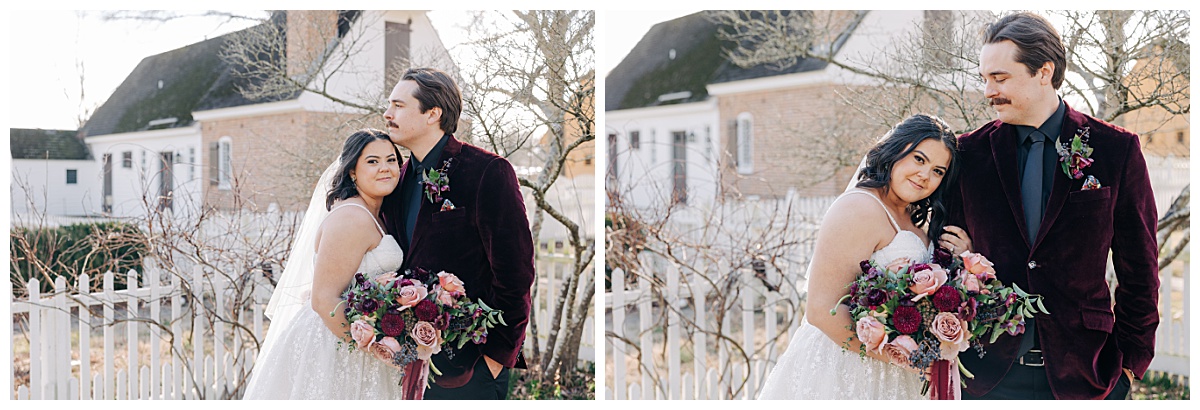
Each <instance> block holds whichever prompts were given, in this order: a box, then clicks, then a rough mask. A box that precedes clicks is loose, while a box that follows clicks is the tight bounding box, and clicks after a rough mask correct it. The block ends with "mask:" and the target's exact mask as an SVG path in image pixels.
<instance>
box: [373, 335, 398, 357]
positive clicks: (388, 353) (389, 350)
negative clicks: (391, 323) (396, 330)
mask: <svg viewBox="0 0 1200 410" xmlns="http://www.w3.org/2000/svg"><path fill="white" fill-rule="evenodd" d="M367 350H369V351H370V352H371V354H372V355H374V356H375V358H376V359H379V360H382V361H383V362H384V363H387V364H392V357H394V356H396V352H399V351H400V342H397V341H396V339H395V338H391V337H385V338H383V339H382V340H380V341H378V342H371V345H370V346H367Z"/></svg>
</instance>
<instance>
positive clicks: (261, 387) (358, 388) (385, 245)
mask: <svg viewBox="0 0 1200 410" xmlns="http://www.w3.org/2000/svg"><path fill="white" fill-rule="evenodd" d="M347 206H356V207H359V208H362V209H363V211H365V212H368V213H369V212H370V211H368V210H367V208H366V207H363V206H362V205H359V204H353V203H351V204H344V205H341V206H338V207H335V208H333V209H332V210H330V213H332V212H335V211H337V210H338V209H341V208H344V207H347ZM372 219H374V218H372ZM375 227H376V228H379V233H380V234H382V235H383V238H382V239H380V241H379V245H378V246H376V247H375V248H374V249H371V250H370V251H368V252H367V253H366V254H364V255H363V258H362V263H360V264H359V265H358V272H361V273H362V274H363V275H365V276H367V278H374V277H375V276H378V275H380V274H383V273H387V272H395V271H396V270H397V269H399V268H400V263H401V262H403V261H404V252H403V251H402V250H401V249H400V245H399V244H397V243H396V239H395V238H393V237H392V236H391V235H387V234H386V233H385V232H384V231H383V228H382V227H379V224H378V223H376V225H375ZM347 285H349V284H347ZM339 308H341V307H340V306H339ZM325 314H328V313H325ZM271 328H272V329H270V330H272V331H268V332H267V340H266V342H265V343H264V344H263V347H262V350H261V351H260V352H259V355H258V359H257V360H255V362H254V369H253V370H252V371H251V375H250V383H249V384H248V385H247V387H246V394H245V396H244V397H243V398H244V399H247V400H253V399H276V400H282V399H293V400H294V399H313V400H390V399H396V400H398V399H400V391H401V387H400V372H399V370H397V369H396V368H394V367H391V366H388V365H386V364H384V363H383V362H381V361H379V360H377V359H375V358H374V357H372V356H370V355H369V354H368V353H367V352H365V351H362V350H355V351H354V352H348V351H347V346H345V344H344V343H343V344H342V345H341V346H339V345H338V342H339V339H338V338H337V337H335V336H334V335H333V333H332V332H330V331H329V328H327V327H325V323H324V322H323V321H321V317H319V316H318V313H317V312H315V311H313V309H312V307H311V304H310V303H309V302H308V301H307V300H305V301H303V302H302V308H300V309H298V310H297V312H296V313H295V314H294V315H293V316H292V319H291V322H290V323H286V324H283V323H279V324H276V323H273V324H272V326H271ZM275 330H277V331H275Z"/></svg>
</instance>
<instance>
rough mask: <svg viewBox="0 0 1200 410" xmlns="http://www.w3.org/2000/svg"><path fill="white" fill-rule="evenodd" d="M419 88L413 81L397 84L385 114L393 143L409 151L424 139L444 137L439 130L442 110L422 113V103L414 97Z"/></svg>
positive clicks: (429, 110)
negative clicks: (415, 143) (414, 144)
mask: <svg viewBox="0 0 1200 410" xmlns="http://www.w3.org/2000/svg"><path fill="white" fill-rule="evenodd" d="M417 87H418V85H417V83H416V82H415V81H412V80H404V81H401V82H399V83H397V84H396V87H395V88H393V89H392V94H391V95H389V96H388V109H387V111H384V112H383V119H384V120H386V121H387V132H388V136H390V137H391V139H392V143H395V144H397V145H400V146H402V147H405V148H408V149H412V148H413V143H414V142H415V141H419V140H420V139H422V138H427V137H429V136H430V135H432V136H433V137H435V138H441V136H442V134H441V133H440V132H439V128H438V120H439V119H440V118H441V109H440V108H437V107H433V108H430V109H428V110H425V112H421V103H420V101H418V100H417V98H416V97H414V95H415V93H416V91H417Z"/></svg>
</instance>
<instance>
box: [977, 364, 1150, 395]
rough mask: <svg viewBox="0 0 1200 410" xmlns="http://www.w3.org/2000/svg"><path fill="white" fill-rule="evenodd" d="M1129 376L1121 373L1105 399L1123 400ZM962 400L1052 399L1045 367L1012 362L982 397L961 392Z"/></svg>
mask: <svg viewBox="0 0 1200 410" xmlns="http://www.w3.org/2000/svg"><path fill="white" fill-rule="evenodd" d="M1129 385H1130V381H1129V377H1128V376H1126V375H1125V374H1124V372H1122V373H1121V379H1120V380H1118V381H1117V385H1116V386H1114V387H1113V389H1112V392H1109V394H1108V397H1105V398H1104V399H1105V400H1125V398H1126V396H1128V395H1129ZM963 400H1054V394H1053V393H1051V392H1050V378H1049V377H1047V376H1046V368H1045V367H1034V366H1025V365H1022V364H1016V363H1014V364H1013V366H1012V368H1011V369H1009V370H1008V374H1006V375H1004V379H1002V380H1000V384H997V385H996V387H995V388H993V389H992V391H990V392H988V393H987V394H985V395H983V396H982V397H975V396H972V395H970V394H967V392H965V391H964V392H963Z"/></svg>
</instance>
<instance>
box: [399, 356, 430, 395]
mask: <svg viewBox="0 0 1200 410" xmlns="http://www.w3.org/2000/svg"><path fill="white" fill-rule="evenodd" d="M428 383H429V362H428V361H425V360H420V359H417V360H413V361H412V363H409V364H408V365H407V366H405V367H404V376H401V377H400V385H401V391H400V398H401V399H403V400H423V399H425V387H427V385H428Z"/></svg>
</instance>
